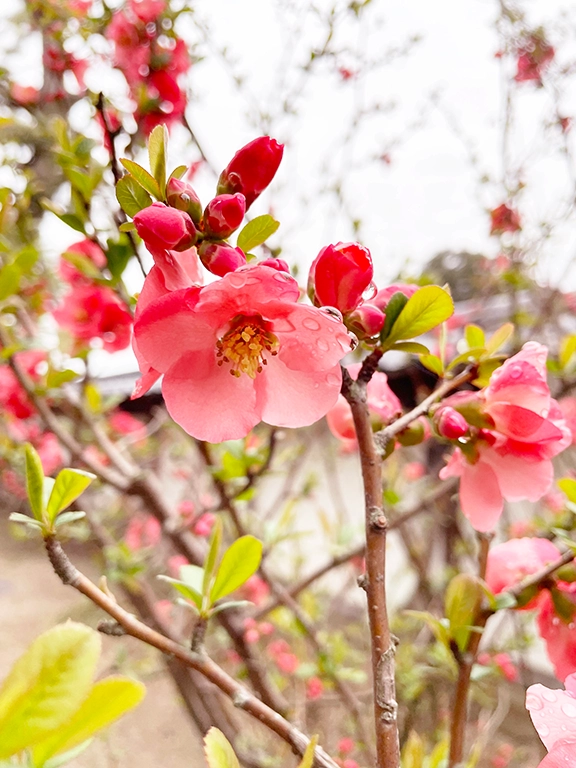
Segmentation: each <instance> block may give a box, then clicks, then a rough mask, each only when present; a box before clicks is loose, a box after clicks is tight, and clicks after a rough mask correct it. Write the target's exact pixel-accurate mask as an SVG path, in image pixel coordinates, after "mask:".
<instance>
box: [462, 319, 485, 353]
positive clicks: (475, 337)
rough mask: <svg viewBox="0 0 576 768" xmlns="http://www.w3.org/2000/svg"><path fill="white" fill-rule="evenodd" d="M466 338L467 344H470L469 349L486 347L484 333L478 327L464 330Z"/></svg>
mask: <svg viewBox="0 0 576 768" xmlns="http://www.w3.org/2000/svg"><path fill="white" fill-rule="evenodd" d="M464 338H465V339H466V344H468V348H469V349H474V348H476V347H483V346H484V341H485V337H484V331H483V330H482V328H480V326H478V325H474V324H471V325H467V326H466V328H464Z"/></svg>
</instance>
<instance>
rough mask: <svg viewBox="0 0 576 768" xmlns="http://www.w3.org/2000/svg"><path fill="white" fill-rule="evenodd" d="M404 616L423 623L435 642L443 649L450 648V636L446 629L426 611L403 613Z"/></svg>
mask: <svg viewBox="0 0 576 768" xmlns="http://www.w3.org/2000/svg"><path fill="white" fill-rule="evenodd" d="M403 613H404V614H405V615H406V616H411V617H412V618H414V619H418V620H420V621H423V622H424V623H425V624H426V625H427V626H428V627H429V628H430V629H431V631H432V634H433V635H434V637H435V638H436V640H437V641H438V642H439V643H441V644H442V645H443V646H444V647H445V648H449V647H450V634H449V633H448V629H447V627H446V626H445V625H444V624H443V623H442V622H441V621H440V619H437V618H436V616H434V614H432V613H429V612H428V611H403Z"/></svg>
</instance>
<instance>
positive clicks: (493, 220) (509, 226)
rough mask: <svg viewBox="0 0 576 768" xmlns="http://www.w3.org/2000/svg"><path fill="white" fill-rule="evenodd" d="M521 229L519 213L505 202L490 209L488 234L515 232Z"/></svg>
mask: <svg viewBox="0 0 576 768" xmlns="http://www.w3.org/2000/svg"><path fill="white" fill-rule="evenodd" d="M519 229H522V224H521V221H520V215H519V214H518V212H517V211H515V210H514V209H513V208H511V207H510V206H509V205H507V204H506V203H502V205H499V206H498V207H497V208H494V209H493V210H492V211H490V234H491V235H501V234H503V233H504V232H517V231H518V230H519Z"/></svg>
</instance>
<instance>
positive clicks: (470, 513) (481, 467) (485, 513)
mask: <svg viewBox="0 0 576 768" xmlns="http://www.w3.org/2000/svg"><path fill="white" fill-rule="evenodd" d="M460 505H461V507H462V512H463V513H464V515H465V516H466V517H467V518H468V520H469V521H470V523H471V525H472V527H473V528H475V529H476V530H477V531H481V532H485V531H489V530H490V529H491V528H493V527H494V526H495V525H496V523H497V522H498V519H499V517H500V515H501V514H502V509H503V507H504V504H503V499H502V493H501V491H500V486H499V485H498V479H497V478H496V474H495V472H494V470H493V469H492V467H490V465H489V464H486V463H485V462H484V461H482V460H480V461H478V462H477V463H476V464H468V463H464V466H463V472H462V477H461V480H460Z"/></svg>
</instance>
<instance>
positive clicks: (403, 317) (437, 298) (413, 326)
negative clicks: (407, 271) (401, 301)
mask: <svg viewBox="0 0 576 768" xmlns="http://www.w3.org/2000/svg"><path fill="white" fill-rule="evenodd" d="M392 298H394V297H392ZM453 313H454V302H453V301H452V297H451V296H450V294H449V293H448V292H447V291H445V290H444V289H443V288H440V287H439V286H437V285H425V286H424V287H423V288H419V289H418V290H417V291H416V293H414V294H413V295H412V296H411V297H410V298H409V299H408V301H407V302H406V303H405V305H404V307H403V308H402V309H401V310H400V312H399V314H398V316H397V317H396V319H395V321H394V323H393V324H392V327H391V329H390V332H389V334H388V336H387V337H386V346H387V347H390V345H391V344H392V343H393V342H395V341H401V340H404V339H413V338H414V337H416V336H421V335H422V334H423V333H428V332H429V331H431V330H432V329H433V328H436V327H437V326H438V325H440V324H441V323H443V322H444V321H445V320H447V319H448V318H449V317H451V315H452V314H453Z"/></svg>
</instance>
